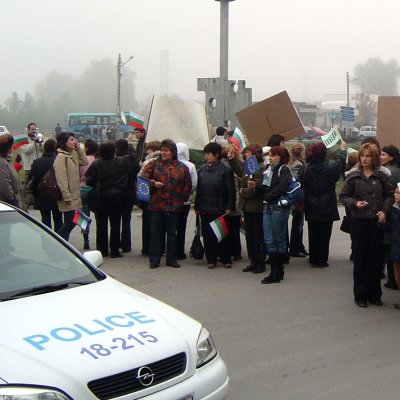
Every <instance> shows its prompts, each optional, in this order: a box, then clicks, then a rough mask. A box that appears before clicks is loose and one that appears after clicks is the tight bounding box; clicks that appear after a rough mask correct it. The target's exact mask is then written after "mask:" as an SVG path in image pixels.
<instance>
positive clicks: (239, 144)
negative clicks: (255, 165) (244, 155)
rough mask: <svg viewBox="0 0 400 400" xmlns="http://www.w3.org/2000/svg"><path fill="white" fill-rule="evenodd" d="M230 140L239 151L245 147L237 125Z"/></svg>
mask: <svg viewBox="0 0 400 400" xmlns="http://www.w3.org/2000/svg"><path fill="white" fill-rule="evenodd" d="M231 140H232V143H233V144H234V145H235V146H236V148H237V149H238V152H239V153H241V152H242V151H243V149H244V148H245V146H246V143H245V140H244V136H243V133H242V131H241V130H240V129H239V128H238V127H236V128H235V130H234V131H233V135H232V139H231Z"/></svg>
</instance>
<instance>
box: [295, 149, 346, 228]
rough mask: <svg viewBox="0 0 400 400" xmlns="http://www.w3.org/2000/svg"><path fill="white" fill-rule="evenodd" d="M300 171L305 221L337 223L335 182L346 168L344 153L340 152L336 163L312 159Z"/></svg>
mask: <svg viewBox="0 0 400 400" xmlns="http://www.w3.org/2000/svg"><path fill="white" fill-rule="evenodd" d="M304 168H305V169H304V170H302V171H300V179H301V181H302V186H303V189H304V192H305V199H304V212H305V218H306V221H326V222H327V221H338V220H339V219H340V217H339V212H338V208H337V200H336V182H337V181H338V180H339V178H340V177H341V176H342V175H343V173H344V170H345V168H346V151H341V153H340V158H339V160H338V161H335V162H331V163H330V162H329V161H327V160H325V159H324V160H320V159H312V160H310V161H309V162H307V164H306V165H305V166H304Z"/></svg>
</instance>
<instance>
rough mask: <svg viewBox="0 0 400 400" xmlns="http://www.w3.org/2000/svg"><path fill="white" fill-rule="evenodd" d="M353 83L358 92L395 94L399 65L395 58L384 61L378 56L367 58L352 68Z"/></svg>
mask: <svg viewBox="0 0 400 400" xmlns="http://www.w3.org/2000/svg"><path fill="white" fill-rule="evenodd" d="M354 76H355V77H357V79H356V80H355V81H354V83H353V84H354V85H355V86H357V87H358V89H359V90H358V91H359V92H360V93H365V94H377V95H380V96H395V95H397V93H398V84H397V82H398V78H399V76H400V67H399V65H398V63H397V61H396V60H395V59H391V60H389V61H388V62H387V63H384V62H383V61H382V60H381V59H380V58H379V57H375V58H369V59H368V60H367V61H366V62H365V63H364V64H363V63H360V64H357V65H356V67H355V68H354Z"/></svg>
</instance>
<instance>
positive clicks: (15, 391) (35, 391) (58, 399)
mask: <svg viewBox="0 0 400 400" xmlns="http://www.w3.org/2000/svg"><path fill="white" fill-rule="evenodd" d="M0 400H70V399H69V397H66V396H65V395H64V394H62V393H60V392H58V391H56V390H54V389H50V388H49V389H47V388H32V387H22V386H21V387H18V386H0Z"/></svg>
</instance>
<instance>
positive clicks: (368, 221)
mask: <svg viewBox="0 0 400 400" xmlns="http://www.w3.org/2000/svg"><path fill="white" fill-rule="evenodd" d="M27 130H28V142H27V143H24V144H23V145H22V146H20V147H18V149H17V150H16V152H17V154H16V156H15V154H14V153H13V151H12V149H13V144H14V138H13V136H11V135H9V134H4V135H1V136H0V200H3V201H5V202H8V203H10V204H12V205H15V206H17V207H20V208H23V209H26V210H27V209H28V208H29V206H30V205H33V206H34V208H35V209H37V210H39V211H40V214H41V219H42V222H43V223H44V224H46V225H47V226H48V227H50V228H52V229H54V231H56V232H57V233H58V234H59V235H60V236H61V237H63V238H64V239H65V240H67V241H68V239H69V236H70V233H71V231H72V230H73V229H74V228H75V226H76V221H75V219H74V216H75V214H76V211H77V210H80V211H81V212H82V213H83V214H84V215H86V216H88V217H90V215H91V214H92V216H94V219H95V223H96V239H95V243H96V249H98V250H99V251H100V252H101V253H102V255H103V256H104V257H107V256H110V257H112V258H119V257H122V256H123V253H129V252H131V251H132V232H131V216H132V210H133V207H134V206H138V207H140V208H141V210H142V232H141V239H142V248H141V253H142V254H143V255H145V256H147V257H148V259H149V267H150V268H152V269H154V268H158V267H160V265H161V260H162V255H163V254H165V263H166V265H167V266H169V267H172V268H179V267H180V264H179V262H181V261H182V260H184V259H186V258H187V254H186V253H185V248H186V244H185V238H186V224H187V219H188V215H189V211H190V208H191V205H194V211H195V213H196V215H197V216H198V217H197V218H196V221H197V222H196V223H197V225H198V229H199V231H200V232H201V237H202V244H200V246H203V247H204V254H205V259H206V263H207V267H208V269H214V268H216V267H217V265H218V262H220V263H221V264H222V266H223V267H224V268H227V269H229V268H231V267H232V262H234V261H239V260H242V258H243V256H242V246H241V240H240V230H241V229H244V231H245V238H246V250H247V258H248V259H249V263H248V265H247V266H246V267H245V268H244V269H243V271H244V272H251V273H255V274H258V273H263V272H265V271H266V266H267V265H269V266H270V271H269V274H268V275H267V276H265V277H264V278H263V279H262V280H261V283H263V284H273V283H279V282H281V281H282V280H283V279H284V274H285V269H284V265H285V264H286V263H287V262H289V259H290V257H308V261H309V264H310V266H311V267H313V268H326V267H328V266H329V244H330V238H331V234H332V228H333V222H334V221H338V220H339V219H340V217H339V212H338V207H337V194H336V187H337V182H338V181H339V179H340V178H341V177H343V179H344V183H343V187H342V190H341V192H340V194H339V200H340V202H341V203H342V204H343V205H344V206H345V209H346V217H345V218H344V219H343V221H342V224H341V229H342V230H343V231H345V232H347V233H349V234H350V236H349V237H350V240H351V249H352V252H351V255H350V257H351V260H352V261H353V264H354V272H353V280H354V286H353V295H354V301H355V303H356V304H357V305H358V306H359V307H367V306H368V304H373V305H376V306H381V305H382V304H383V303H382V300H381V297H382V289H381V279H382V276H383V275H384V270H385V267H386V271H387V282H386V283H385V286H386V287H388V288H391V289H398V288H399V287H400V208H399V206H400V154H399V149H398V148H397V147H396V146H394V145H390V144H389V145H384V146H382V147H381V146H380V143H379V142H378V141H377V140H376V139H374V138H368V139H365V140H364V141H363V142H362V143H361V146H360V148H359V150H358V151H354V152H349V151H348V148H347V144H346V143H345V142H344V141H342V142H341V144H340V154H339V157H338V159H337V160H335V161H329V160H328V158H327V153H328V151H329V149H327V148H326V147H325V145H324V144H323V142H316V143H312V144H311V145H310V146H309V147H308V148H307V149H306V147H305V146H304V144H303V143H296V144H294V145H292V146H291V147H290V148H288V149H287V148H286V145H285V139H284V137H282V136H280V135H273V136H271V137H270V138H269V139H268V142H267V146H265V147H262V146H261V145H260V144H258V143H249V144H247V145H246V147H245V148H244V149H243V148H241V147H240V145H238V143H237V141H235V140H233V132H232V131H228V130H227V129H226V128H224V127H219V128H217V130H216V135H215V137H214V138H213V139H212V140H211V141H210V143H208V144H207V145H206V146H205V147H204V160H205V162H204V164H202V165H201V166H200V167H199V168H198V169H196V167H195V165H194V164H193V163H191V162H190V161H189V149H188V146H187V145H186V144H185V143H182V142H180V143H175V142H174V141H172V140H170V139H163V140H161V141H152V142H148V143H146V132H145V129H144V128H137V129H136V130H135V132H134V135H135V136H136V143H135V146H133V142H132V140H131V138H130V139H128V140H125V139H120V140H116V141H108V142H105V143H101V144H100V145H98V143H97V142H96V141H94V140H91V139H88V140H86V141H85V142H84V144H83V146H81V144H80V143H79V142H78V141H77V140H76V138H75V136H74V134H73V133H70V132H58V133H57V135H56V139H53V138H49V139H47V140H45V141H43V139H41V138H40V137H38V135H37V133H36V132H37V127H36V124H35V123H33V122H32V123H30V124H29V125H28V127H27ZM250 160H251V161H252V162H253V167H254V168H252V169H250V170H249V167H248V165H249V161H250ZM51 169H53V170H54V174H55V179H56V182H57V185H58V188H59V189H60V191H61V196H60V197H61V198H60V199H59V200H54V199H52V198H51V197H49V196H48V195H47V194H46V193H45V192H44V191H43V190H41V189H40V187H41V185H40V183H41V181H42V179H43V177H44V176H45V174H46V173H47V172H48V171H49V170H51ZM138 178H141V179H143V180H144V182H146V184H145V186H144V187H141V189H140V190H141V191H143V190H144V192H146V191H148V193H142V192H140V194H138V187H137V186H138V185H137V180H138ZM293 182H298V183H299V187H300V185H301V189H299V190H300V191H301V192H303V193H304V197H303V198H300V199H298V200H296V202H295V203H294V204H291V203H290V202H287V201H283V200H282V199H285V198H287V197H288V195H289V192H290V190H292V189H291V188H292V187H294V186H293ZM143 188H144V189H143ZM293 190H294V189H293ZM143 195H144V197H143ZM285 196H286V197H285ZM290 214H291V215H292V222H291V227H290V229H289V228H288V220H289V215H290ZM304 221H307V224H308V246H309V248H308V250H307V249H306V248H305V246H304V243H303V226H304ZM81 232H82V237H83V248H84V249H89V248H90V242H89V235H90V225H89V226H86V227H85V229H81ZM395 308H398V309H400V303H398V304H395Z"/></svg>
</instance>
